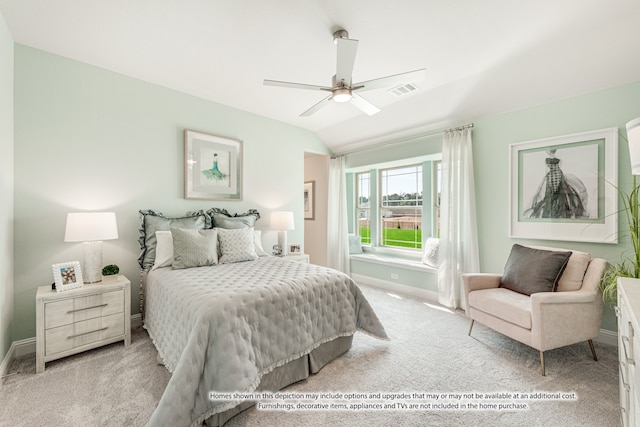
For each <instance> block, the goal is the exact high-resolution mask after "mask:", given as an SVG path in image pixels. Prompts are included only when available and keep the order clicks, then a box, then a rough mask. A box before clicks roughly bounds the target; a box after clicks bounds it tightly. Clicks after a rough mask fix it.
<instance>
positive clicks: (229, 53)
mask: <svg viewBox="0 0 640 427" xmlns="http://www.w3.org/2000/svg"><path fill="white" fill-rule="evenodd" d="M0 11H1V12H2V14H3V16H4V18H5V20H6V22H7V25H8V26H9V29H10V31H11V33H12V35H13V38H14V40H15V41H16V42H17V43H21V44H24V45H27V46H32V47H35V48H38V49H42V50H45V51H48V52H52V53H55V54H58V55H62V56H65V57H68V58H73V59H76V60H78V61H82V62H85V63H88V64H93V65H96V66H99V67H103V68H106V69H109V70H113V71H116V72H118V73H122V74H125V75H129V76H132V77H135V78H139V79H142V80H146V81H149V82H152V83H155V84H158V85H161V86H165V87H168V88H172V89H176V90H178V91H181V92H185V93H188V94H192V95H196V96H199V97H202V98H205V99H209V100H212V101H215V102H219V103H222V104H226V105H229V106H232V107H235V108H238V109H241V110H246V111H250V112H253V113H256V114H260V115H263V116H267V117H270V118H273V119H276V120H280V121H282V122H286V123H290V124H293V125H296V126H300V127H303V128H307V129H309V130H311V131H313V132H315V133H316V134H317V135H318V136H319V137H320V138H321V139H322V140H323V141H324V142H325V143H326V144H327V145H328V146H329V147H330V148H331V149H332V150H333V151H335V152H337V151H343V150H346V149H351V148H355V147H358V146H361V145H366V144H371V143H377V142H381V141H384V140H388V139H390V138H392V137H399V136H407V135H414V134H417V133H420V132H427V131H431V130H437V129H442V128H443V127H448V126H451V125H456V124H463V123H465V122H467V121H472V120H477V119H479V118H481V117H484V116H487V115H490V114H495V113H499V112H505V111H511V110H516V109H520V108H524V107H527V106H531V105H537V104H542V103H545V102H549V101H553V100H557V99H562V98H566V97H570V96H574V95H578V94H581V93H586V92H590V91H594V90H598V89H602V88H607V87H612V86H616V85H620V84H624V83H629V82H633V81H638V80H640V54H639V53H640V1H638V0H535V1H533V0H430V1H427V0H393V1H392V0H384V1H374V0H333V1H331V0H272V1H260V0H180V1H177V0H56V1H50V0H0ZM341 28H344V29H346V30H347V31H349V35H350V37H351V38H354V39H358V40H360V44H359V47H358V54H357V57H356V63H355V68H354V75H353V80H354V81H364V80H370V79H374V78H378V77H383V76H387V75H391V74H397V73H401V72H405V71H411V70H415V69H419V68H426V69H427V79H426V80H424V81H422V82H419V83H418V85H419V87H420V89H419V91H416V92H413V93H412V94H410V95H407V96H406V97H400V98H398V97H395V96H393V95H392V94H390V93H389V92H387V91H386V90H378V91H371V92H366V93H363V94H362V96H363V97H364V98H366V99H367V100H369V101H370V102H372V103H374V104H375V105H377V106H378V107H380V108H382V111H381V112H380V113H378V114H376V115H374V116H367V115H365V114H363V113H362V112H360V111H359V110H358V109H356V108H355V107H354V106H353V105H349V104H337V103H333V104H332V105H329V106H327V107H326V108H324V109H322V110H321V111H319V112H318V113H316V114H315V115H314V116H312V117H307V118H302V117H299V114H300V113H302V112H303V111H305V110H306V109H307V108H308V107H310V106H311V105H313V104H314V103H316V102H318V101H320V100H321V99H322V98H323V97H325V96H326V94H324V93H318V92H313V91H304V90H295V89H288V88H282V87H273V86H264V85H263V84H262V81H263V79H265V78H266V79H274V80H285V81H292V82H299V83H308V84H316V85H329V86H330V84H331V81H330V79H331V76H332V75H333V74H335V61H336V48H335V46H334V45H333V43H332V34H333V32H334V31H335V30H337V29H341ZM639 110H640V103H639ZM639 112H640V111H639Z"/></svg>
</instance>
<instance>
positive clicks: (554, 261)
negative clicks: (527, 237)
mask: <svg viewBox="0 0 640 427" xmlns="http://www.w3.org/2000/svg"><path fill="white" fill-rule="evenodd" d="M570 256H571V252H563V251H547V250H542V249H534V248H529V247H526V246H522V245H518V244H515V245H513V247H512V248H511V253H510V254H509V258H508V259H507V264H506V265H505V267H504V274H503V275H502V279H501V280H500V287H501V288H507V289H510V290H512V291H514V292H518V293H521V294H524V295H531V294H534V293H536V292H555V291H556V289H557V287H558V280H559V279H560V276H561V275H562V272H563V271H564V270H565V268H566V266H567V263H568V261H569V257H570Z"/></svg>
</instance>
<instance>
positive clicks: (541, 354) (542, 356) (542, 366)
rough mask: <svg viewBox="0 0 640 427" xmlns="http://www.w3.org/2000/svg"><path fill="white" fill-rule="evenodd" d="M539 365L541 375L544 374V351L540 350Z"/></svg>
mask: <svg viewBox="0 0 640 427" xmlns="http://www.w3.org/2000/svg"><path fill="white" fill-rule="evenodd" d="M540 367H541V368H542V376H543V377H544V376H546V374H545V372H544V351H541V352H540Z"/></svg>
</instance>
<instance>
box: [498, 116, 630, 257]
mask: <svg viewBox="0 0 640 427" xmlns="http://www.w3.org/2000/svg"><path fill="white" fill-rule="evenodd" d="M509 150H510V156H509V157H510V174H511V180H510V189H509V194H510V201H509V216H510V219H509V237H513V238H524V239H540V240H564V241H571V242H596V243H613V244H615V243H617V242H618V194H617V191H616V188H617V185H618V167H617V166H618V129H617V128H609V129H600V130H594V131H589V132H582V133H576V134H571V135H564V136H559V137H552V138H545V139H538V140H534V141H526V142H521V143H517V144H511V145H510V146H509Z"/></svg>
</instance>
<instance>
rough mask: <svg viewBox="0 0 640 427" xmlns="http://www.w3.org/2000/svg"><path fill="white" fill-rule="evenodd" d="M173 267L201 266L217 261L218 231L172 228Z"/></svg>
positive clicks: (213, 263)
mask: <svg viewBox="0 0 640 427" xmlns="http://www.w3.org/2000/svg"><path fill="white" fill-rule="evenodd" d="M171 236H172V237H173V268H175V269H178V268H191V267H202V266H205V265H215V264H217V263H218V231H217V230H216V229H215V228H214V229H207V230H191V229H182V228H172V229H171Z"/></svg>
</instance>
